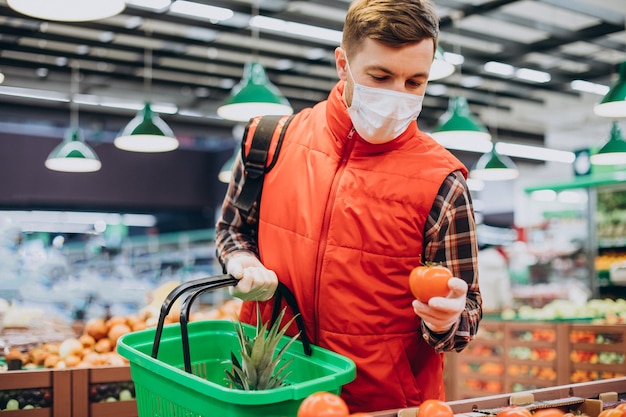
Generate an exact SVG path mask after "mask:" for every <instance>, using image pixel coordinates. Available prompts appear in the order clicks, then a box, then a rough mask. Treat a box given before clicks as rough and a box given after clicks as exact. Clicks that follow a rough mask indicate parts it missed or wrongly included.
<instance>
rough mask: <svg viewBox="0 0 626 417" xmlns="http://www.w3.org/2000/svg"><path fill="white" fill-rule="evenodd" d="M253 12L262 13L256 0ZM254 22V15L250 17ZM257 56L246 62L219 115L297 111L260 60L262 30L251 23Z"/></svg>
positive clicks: (244, 119) (241, 119)
mask: <svg viewBox="0 0 626 417" xmlns="http://www.w3.org/2000/svg"><path fill="white" fill-rule="evenodd" d="M252 14H253V16H255V17H256V16H257V15H258V5H257V3H256V0H254V1H253V13H252ZM250 21H251V22H252V18H251V19H250ZM251 31H252V42H253V47H254V59H253V60H252V62H248V63H246V65H245V66H244V69H243V77H242V78H241V81H240V82H239V84H237V85H236V86H234V87H233V89H232V90H231V92H230V95H229V97H228V98H227V99H226V101H225V102H224V104H222V105H221V106H220V107H219V108H218V109H217V115H218V116H220V117H222V118H224V119H227V120H233V121H237V122H247V121H248V120H250V118H252V117H255V116H263V115H267V114H274V115H288V114H292V113H293V108H292V107H291V105H290V104H289V101H288V100H287V99H286V98H285V96H283V95H282V93H281V92H280V90H278V88H277V87H276V86H275V85H274V84H272V83H271V82H270V80H269V78H268V77H267V74H266V72H265V69H264V68H263V66H262V65H261V64H259V62H258V50H257V44H258V42H259V30H258V28H257V27H256V26H255V25H253V24H252V25H251Z"/></svg>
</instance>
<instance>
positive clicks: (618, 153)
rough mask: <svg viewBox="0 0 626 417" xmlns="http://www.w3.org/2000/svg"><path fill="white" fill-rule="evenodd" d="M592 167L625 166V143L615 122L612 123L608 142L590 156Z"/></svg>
mask: <svg viewBox="0 0 626 417" xmlns="http://www.w3.org/2000/svg"><path fill="white" fill-rule="evenodd" d="M590 160H591V163H592V164H594V165H622V164H626V141H625V140H624V138H623V137H622V131H621V129H620V128H619V125H618V123H617V122H615V121H614V122H613V126H612V127H611V136H610V137H609V141H608V142H607V143H606V144H605V145H604V146H603V147H602V148H600V150H599V151H598V152H597V153H595V154H593V155H591V157H590Z"/></svg>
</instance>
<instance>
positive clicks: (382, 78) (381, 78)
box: [371, 75, 389, 81]
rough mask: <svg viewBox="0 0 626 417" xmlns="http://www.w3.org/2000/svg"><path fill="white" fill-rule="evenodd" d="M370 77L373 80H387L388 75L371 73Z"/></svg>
mask: <svg viewBox="0 0 626 417" xmlns="http://www.w3.org/2000/svg"><path fill="white" fill-rule="evenodd" d="M371 77H372V78H373V79H374V81H385V80H387V79H388V78H389V77H387V76H385V75H383V76H376V75H372V76H371Z"/></svg>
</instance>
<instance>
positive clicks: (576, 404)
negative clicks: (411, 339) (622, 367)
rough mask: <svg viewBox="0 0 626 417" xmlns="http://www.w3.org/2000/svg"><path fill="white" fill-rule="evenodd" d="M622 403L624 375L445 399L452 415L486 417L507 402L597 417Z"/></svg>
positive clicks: (402, 416) (389, 413) (378, 416)
mask: <svg viewBox="0 0 626 417" xmlns="http://www.w3.org/2000/svg"><path fill="white" fill-rule="evenodd" d="M617 402H626V378H612V379H607V380H602V381H590V382H584V383H578V384H566V385H557V386H553V387H549V388H540V389H536V390H528V391H522V392H518V393H506V394H499V395H491V396H482V397H475V398H468V399H463V400H456V401H448V402H447V404H448V405H450V407H451V408H452V411H453V412H454V414H455V416H459V417H461V416H463V417H489V416H492V417H493V416H495V415H496V414H497V412H498V411H499V410H500V409H502V408H504V407H508V406H511V405H520V406H523V407H526V408H528V409H530V410H531V411H534V410H538V409H543V408H560V409H562V410H564V411H570V412H572V413H573V414H574V415H583V414H584V415H587V416H589V417H598V415H599V414H600V412H601V411H602V410H603V409H604V408H609V407H613V406H615V404H616V403H617ZM417 411H418V407H410V408H405V409H397V410H385V411H378V412H374V413H371V414H372V416H373V417H416V415H417Z"/></svg>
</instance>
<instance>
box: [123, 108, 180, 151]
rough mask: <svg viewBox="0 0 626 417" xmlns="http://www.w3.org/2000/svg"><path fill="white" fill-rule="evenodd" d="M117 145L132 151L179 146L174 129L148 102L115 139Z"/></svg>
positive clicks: (167, 148) (165, 149)
mask: <svg viewBox="0 0 626 417" xmlns="http://www.w3.org/2000/svg"><path fill="white" fill-rule="evenodd" d="M113 143H114V144H115V147H117V148H119V149H122V150H125V151H131V152H169V151H173V150H175V149H176V148H178V140H177V139H176V137H175V136H174V132H173V131H172V129H171V128H170V127H169V126H168V125H167V123H165V121H163V119H161V118H160V117H159V115H158V114H157V113H155V112H154V111H152V108H151V107H150V103H148V102H146V103H145V105H144V107H143V109H142V110H140V111H139V112H138V113H137V115H136V116H135V118H134V119H132V120H131V121H130V122H128V124H127V125H126V127H125V128H124V129H123V130H122V131H121V132H120V134H119V135H118V137H116V138H115V140H114V141H113Z"/></svg>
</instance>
